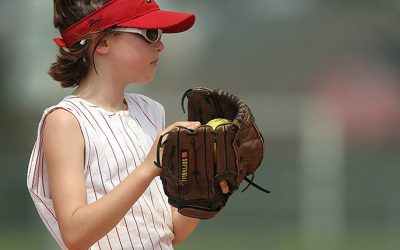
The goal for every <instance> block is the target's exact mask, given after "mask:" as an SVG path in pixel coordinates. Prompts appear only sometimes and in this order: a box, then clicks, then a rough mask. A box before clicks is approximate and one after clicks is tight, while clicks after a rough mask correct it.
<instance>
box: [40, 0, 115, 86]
mask: <svg viewBox="0 0 400 250" xmlns="http://www.w3.org/2000/svg"><path fill="white" fill-rule="evenodd" d="M109 1H111V0H53V3H54V17H53V22H54V27H56V28H58V29H59V31H60V33H61V32H63V31H64V30H65V29H66V28H68V27H69V26H70V25H72V24H73V23H75V22H77V21H79V20H80V19H82V18H84V17H85V16H87V15H89V14H90V13H92V12H94V11H96V10H97V9H99V8H100V7H101V6H103V5H104V4H106V3H108V2H109ZM100 33H103V34H102V35H103V36H104V35H106V34H107V33H109V32H107V31H104V32H100ZM88 38H89V39H90V37H88ZM89 47H90V42H88V41H87V42H86V43H85V44H84V45H81V44H80V43H79V42H77V43H75V44H73V45H72V46H70V47H68V49H65V48H60V49H59V53H58V55H57V59H56V61H55V62H54V63H52V65H51V66H50V69H49V72H48V73H49V75H50V76H51V77H52V78H53V79H54V80H56V81H58V82H60V84H61V86H62V87H64V88H68V87H74V86H77V85H78V84H79V82H80V81H81V80H82V79H83V78H84V77H85V76H86V74H87V72H88V71H89V68H90V66H91V61H90V57H88V55H89V53H88V51H89ZM95 47H96V46H95ZM93 53H94V51H93Z"/></svg>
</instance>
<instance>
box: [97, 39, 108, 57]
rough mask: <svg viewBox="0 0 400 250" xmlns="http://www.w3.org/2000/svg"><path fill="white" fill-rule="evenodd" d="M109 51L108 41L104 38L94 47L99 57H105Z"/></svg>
mask: <svg viewBox="0 0 400 250" xmlns="http://www.w3.org/2000/svg"><path fill="white" fill-rule="evenodd" d="M109 50H110V46H109V41H108V40H107V39H105V38H102V39H101V41H100V42H99V44H98V45H97V47H96V53H98V54H100V55H106V54H107V53H108V51H109Z"/></svg>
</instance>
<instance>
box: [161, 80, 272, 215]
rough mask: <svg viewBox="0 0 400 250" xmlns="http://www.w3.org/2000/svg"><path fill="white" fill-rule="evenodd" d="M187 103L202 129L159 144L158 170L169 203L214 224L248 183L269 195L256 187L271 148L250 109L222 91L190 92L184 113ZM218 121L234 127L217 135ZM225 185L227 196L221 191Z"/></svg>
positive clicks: (176, 133)
mask: <svg viewBox="0 0 400 250" xmlns="http://www.w3.org/2000/svg"><path fill="white" fill-rule="evenodd" d="M186 97H187V98H188V120H189V121H199V122H200V123H201V124H202V125H201V126H200V127H199V128H197V129H196V130H191V129H188V128H185V127H175V128H173V129H172V130H170V131H169V132H168V133H166V134H164V135H162V136H161V137H160V140H159V142H158V156H157V161H156V162H155V164H156V165H157V166H159V167H160V168H162V170H163V171H162V174H161V180H162V183H163V186H164V191H165V193H166V195H167V196H168V201H169V203H170V204H171V205H172V206H174V207H176V208H178V211H179V212H180V213H181V214H183V215H186V216H190V217H195V218H200V219H208V218H211V217H213V216H215V215H216V214H217V213H218V212H219V211H220V210H221V209H222V208H223V207H224V206H225V204H226V202H227V201H228V198H229V196H230V195H231V194H232V193H233V192H234V191H236V190H237V189H238V188H239V186H240V184H241V182H242V181H243V180H245V181H247V182H248V183H249V185H253V186H255V187H257V188H258V189H260V190H262V191H264V192H266V193H269V191H268V190H265V189H263V188H262V187H260V186H258V185H256V184H255V183H253V178H254V172H255V171H256V170H257V168H258V167H259V166H260V164H261V161H262V159H263V155H264V147H265V145H264V139H263V137H262V135H261V133H260V130H259V128H258V126H257V124H256V122H255V119H254V116H253V114H252V113H251V111H250V108H249V107H248V106H247V105H246V104H245V103H244V102H243V101H242V100H240V99H239V98H238V97H236V96H234V95H232V94H230V93H228V92H226V91H223V90H219V89H211V88H204V87H198V88H194V89H189V90H188V91H186V93H185V94H184V95H183V97H182V108H183V110H184V107H183V103H184V100H185V98H186ZM184 112H185V110H184ZM215 118H225V119H228V120H230V122H228V123H224V124H221V125H219V126H217V127H216V128H215V129H213V128H212V127H211V126H209V125H207V123H208V122H209V121H210V120H213V119H215ZM161 151H162V159H161ZM249 175H252V179H249V178H248V177H247V176H249ZM225 181H226V183H227V184H228V186H229V192H227V193H224V192H223V191H222V190H221V187H220V183H221V182H225ZM246 188H247V187H246ZM243 191H244V190H243Z"/></svg>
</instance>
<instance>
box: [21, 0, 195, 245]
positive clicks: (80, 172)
mask: <svg viewBox="0 0 400 250" xmlns="http://www.w3.org/2000/svg"><path fill="white" fill-rule="evenodd" d="M194 21H195V17H194V15H191V14H185V13H178V12H169V11H162V10H160V9H159V7H158V5H157V4H156V3H155V2H154V1H153V0H112V1H110V0H73V1H72V0H54V25H55V27H56V28H58V29H59V30H60V32H61V35H62V38H57V39H55V42H56V43H57V45H59V46H60V47H61V48H60V50H59V55H58V57H57V61H56V62H55V63H54V64H53V65H52V66H51V68H50V71H49V74H50V75H51V76H52V77H53V78H54V79H55V80H56V81H58V82H60V84H61V86H62V87H74V88H75V90H74V92H73V93H72V95H69V96H67V97H65V98H64V99H63V100H62V101H61V102H60V103H58V104H57V105H55V106H52V107H50V108H48V109H46V110H45V111H44V114H43V117H42V119H41V121H40V124H39V130H38V136H37V141H36V144H35V146H34V148H33V152H32V155H31V159H30V162H29V169H28V178H27V184H28V188H29V192H30V194H31V196H32V199H33V201H34V203H35V206H36V208H37V210H38V212H39V215H40V217H41V219H42V220H43V223H44V224H45V225H46V227H47V228H48V230H49V231H50V233H51V234H52V235H53V237H54V238H55V240H56V241H57V242H58V244H59V245H60V247H61V248H63V249H89V248H90V249H172V248H173V245H174V244H176V243H179V242H181V241H182V240H184V239H185V238H186V237H188V235H189V234H190V233H191V232H192V231H193V230H194V229H195V227H196V225H197V223H198V220H197V219H194V218H189V217H185V216H183V215H181V214H179V213H178V212H177V210H176V209H175V208H172V207H171V206H170V205H169V204H168V201H167V198H166V196H165V195H164V192H163V188H162V183H161V182H160V179H159V177H158V175H159V174H160V169H159V168H157V167H156V166H155V165H154V163H153V162H154V160H155V154H156V143H154V142H155V141H156V142H157V141H158V137H159V135H160V134H163V133H165V132H167V131H168V130H170V129H171V128H172V127H174V126H177V125H180V126H186V127H189V128H191V129H195V128H197V127H198V126H199V125H200V123H198V122H177V123H174V124H172V125H171V126H169V127H168V128H166V129H164V109H163V107H162V106H161V104H159V103H158V102H156V101H154V100H152V99H150V98H148V97H145V96H143V95H139V94H128V93H125V92H124V89H125V87H126V86H127V84H128V83H137V82H149V81H151V80H152V79H153V77H154V74H155V71H156V68H157V63H158V60H159V57H160V54H161V52H162V51H163V50H164V45H163V43H162V42H161V40H160V38H161V34H162V33H163V32H164V33H177V32H183V31H185V30H188V29H189V28H190V27H192V25H193V23H194Z"/></svg>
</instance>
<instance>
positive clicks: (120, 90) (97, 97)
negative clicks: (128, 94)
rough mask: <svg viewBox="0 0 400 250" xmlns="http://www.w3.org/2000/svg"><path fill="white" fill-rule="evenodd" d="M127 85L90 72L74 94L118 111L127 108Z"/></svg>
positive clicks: (109, 109) (102, 106) (106, 108)
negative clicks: (125, 96)
mask: <svg viewBox="0 0 400 250" xmlns="http://www.w3.org/2000/svg"><path fill="white" fill-rule="evenodd" d="M125 86H126V85H124V84H119V83H117V82H112V80H111V79H106V78H103V77H100V76H98V75H96V76H91V75H90V74H89V75H88V77H86V78H85V79H83V80H82V81H81V82H80V83H79V85H78V87H77V88H76V89H75V91H74V92H73V95H76V96H79V97H81V98H83V99H85V100H87V101H89V102H91V103H93V104H95V105H96V106H98V107H101V108H103V109H105V110H108V111H112V112H117V111H119V110H126V109H127V105H126V102H125V101H124V90H125Z"/></svg>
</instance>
